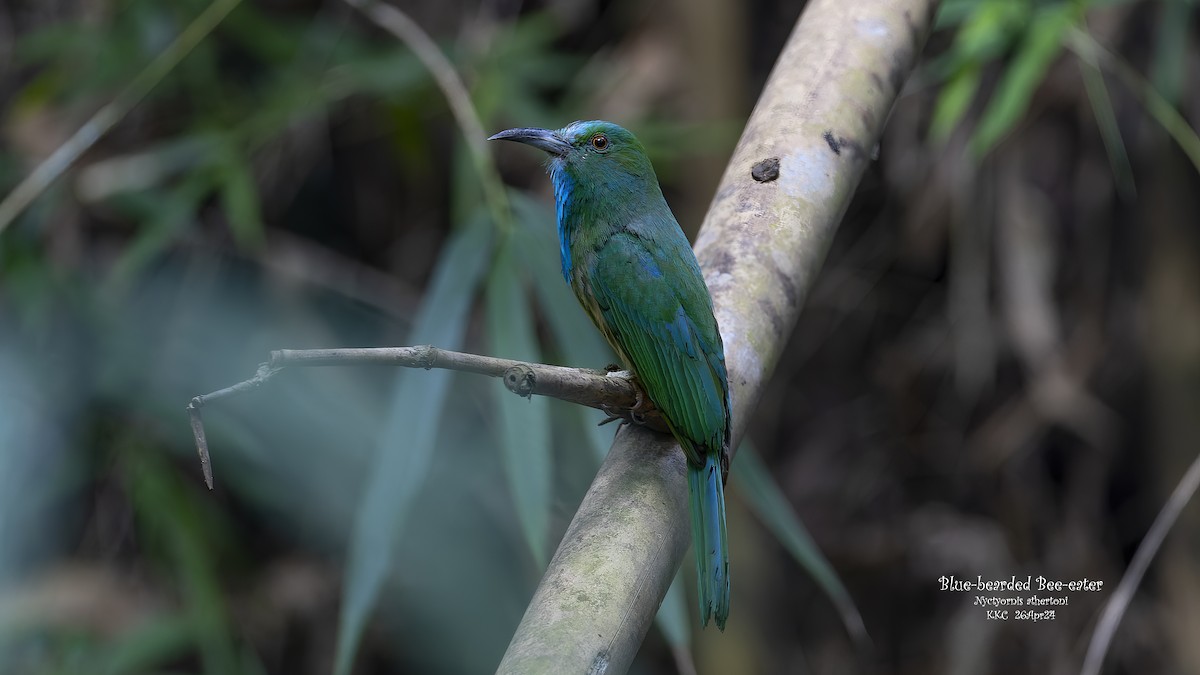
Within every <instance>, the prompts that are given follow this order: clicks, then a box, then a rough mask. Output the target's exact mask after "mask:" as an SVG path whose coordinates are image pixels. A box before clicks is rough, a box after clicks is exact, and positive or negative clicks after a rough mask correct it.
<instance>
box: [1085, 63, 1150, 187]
mask: <svg viewBox="0 0 1200 675" xmlns="http://www.w3.org/2000/svg"><path fill="white" fill-rule="evenodd" d="M1079 69H1080V72H1081V73H1082V74H1083V86H1084V89H1085V90H1086V91H1087V96H1088V102H1089V103H1090V104H1091V106H1092V114H1093V115H1094V116H1095V118H1096V126H1097V127H1099V129H1100V138H1101V140H1102V141H1103V142H1104V152H1105V154H1107V155H1108V163H1109V166H1110V167H1111V169H1112V174H1113V178H1115V179H1116V182H1117V189H1118V190H1119V191H1120V192H1121V194H1122V195H1123V196H1125V198H1127V199H1134V198H1136V197H1137V188H1136V186H1135V185H1134V183H1133V166H1132V165H1130V163H1129V154H1128V153H1127V152H1126V151H1125V141H1124V139H1122V138H1121V128H1120V127H1119V126H1118V125H1117V114H1116V112H1115V111H1114V110H1113V106H1112V99H1110V98H1109V96H1108V87H1107V86H1106V85H1105V84H1104V75H1103V73H1101V72H1100V66H1099V65H1098V64H1096V63H1093V62H1090V61H1088V60H1087V59H1083V58H1081V59H1079Z"/></svg>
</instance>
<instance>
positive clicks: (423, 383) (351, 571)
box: [334, 217, 492, 675]
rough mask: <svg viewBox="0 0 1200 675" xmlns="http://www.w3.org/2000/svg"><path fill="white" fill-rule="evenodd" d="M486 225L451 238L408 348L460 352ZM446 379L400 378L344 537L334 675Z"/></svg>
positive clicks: (353, 644)
mask: <svg viewBox="0 0 1200 675" xmlns="http://www.w3.org/2000/svg"><path fill="white" fill-rule="evenodd" d="M491 237H492V229H491V226H490V223H489V222H488V221H487V220H486V219H484V218H482V217H476V218H474V219H471V220H470V221H468V225H467V226H466V227H464V228H463V229H461V230H459V231H458V232H456V233H455V235H454V236H453V238H452V239H451V241H450V242H449V243H448V244H447V246H446V248H445V250H444V251H443V253H442V255H441V257H440V258H439V260H438V264H437V269H436V270H435V272H434V278H433V280H432V282H431V283H430V288H429V291H428V293H427V295H426V297H425V300H424V302H423V303H422V305H421V311H420V313H419V315H418V316H417V319H416V323H415V326H414V328H413V331H412V334H411V335H410V336H409V338H408V342H409V343H410V344H435V345H438V346H439V347H443V348H446V349H457V348H459V347H460V346H461V345H462V342H463V337H464V334H465V332H466V324H467V317H468V313H469V310H470V307H471V303H472V300H473V299H474V297H475V291H476V289H477V287H478V285H479V281H480V278H481V277H482V275H483V272H484V271H485V270H486V269H487V260H488V255H489V253H490V252H491ZM450 378H451V373H450V372H449V371H445V370H432V371H428V372H425V371H417V372H406V373H401V374H400V375H398V377H397V386H396V389H395V392H394V394H393V396H392V403H391V406H390V413H389V415H388V420H387V424H386V426H385V428H384V433H383V434H382V435H381V437H380V445H379V449H378V451H377V455H376V459H375V466H374V468H373V469H372V470H371V471H370V472H369V474H368V476H369V477H368V479H367V485H366V486H365V488H364V491H363V496H362V501H361V502H360V505H359V508H358V513H357V516H356V518H355V522H354V528H353V530H352V532H351V535H350V542H349V549H350V550H349V554H348V559H347V561H346V571H345V582H344V588H345V591H344V600H343V604H342V613H341V616H340V617H339V621H338V637H337V649H336V652H335V656H334V673H335V674H336V675H348V673H349V672H350V669H351V666H352V665H353V661H354V654H355V652H356V651H357V649H358V645H359V642H360V641H361V640H362V634H363V630H364V628H365V627H366V623H367V618H368V617H369V616H370V614H371V612H372V610H373V609H374V607H375V604H376V601H377V600H378V596H379V593H380V591H381V589H382V588H383V584H384V581H386V579H387V575H388V572H389V571H390V567H391V563H392V559H393V554H394V551H395V547H396V545H397V543H398V542H399V540H400V534H401V531H402V529H403V528H404V524H405V521H406V520H408V518H409V515H410V514H409V511H410V509H411V507H412V505H413V501H414V500H415V498H416V496H417V493H418V491H419V490H420V489H421V486H422V484H423V483H424V479H425V476H426V474H427V473H428V471H429V462H430V457H431V455H432V454H433V450H434V442H435V440H436V436H437V427H438V421H439V420H440V419H441V416H442V413H443V412H444V408H445V404H446V395H447V392H448V389H449V385H450Z"/></svg>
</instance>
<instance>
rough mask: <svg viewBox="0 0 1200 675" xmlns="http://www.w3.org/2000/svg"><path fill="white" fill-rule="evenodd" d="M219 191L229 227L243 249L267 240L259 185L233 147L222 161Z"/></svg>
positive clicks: (245, 162)
mask: <svg viewBox="0 0 1200 675" xmlns="http://www.w3.org/2000/svg"><path fill="white" fill-rule="evenodd" d="M219 171H220V173H221V183H220V193H221V205H222V206H223V207H224V209H225V217H226V218H227V219H228V220H229V229H230V231H232V232H233V238H234V240H235V241H236V242H237V244H238V246H239V247H241V248H255V247H258V246H261V245H262V244H263V241H264V236H263V235H264V228H263V224H262V210H261V207H260V206H259V202H258V186H257V185H255V183H254V172H253V171H251V169H250V166H249V162H248V161H247V158H245V157H242V156H240V155H239V154H237V153H234V152H233V151H232V150H231V151H230V152H229V153H228V157H227V158H226V160H225V161H224V162H223V163H222V164H221V166H220V168H219Z"/></svg>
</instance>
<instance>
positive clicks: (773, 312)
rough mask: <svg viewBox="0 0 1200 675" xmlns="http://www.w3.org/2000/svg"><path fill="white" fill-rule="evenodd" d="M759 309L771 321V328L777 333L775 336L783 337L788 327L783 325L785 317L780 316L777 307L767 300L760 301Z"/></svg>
mask: <svg viewBox="0 0 1200 675" xmlns="http://www.w3.org/2000/svg"><path fill="white" fill-rule="evenodd" d="M758 308H759V309H761V310H762V312H763V314H766V315H767V318H768V319H770V320H771V328H772V329H773V330H774V331H775V334H776V335H783V333H784V329H786V328H787V326H785V325H783V317H781V316H779V310H777V309H775V305H773V304H771V303H770V302H768V301H766V300H759V301H758Z"/></svg>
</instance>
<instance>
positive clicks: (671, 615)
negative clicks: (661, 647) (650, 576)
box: [654, 567, 696, 673]
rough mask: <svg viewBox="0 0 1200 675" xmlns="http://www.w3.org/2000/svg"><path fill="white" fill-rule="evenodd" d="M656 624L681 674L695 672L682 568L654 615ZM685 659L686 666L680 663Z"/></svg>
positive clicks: (676, 573)
mask: <svg viewBox="0 0 1200 675" xmlns="http://www.w3.org/2000/svg"><path fill="white" fill-rule="evenodd" d="M654 623H656V624H658V628H659V630H661V631H662V633H663V637H664V638H666V640H667V644H668V645H669V646H670V647H671V653H672V654H674V656H675V660H676V664H677V665H678V666H679V668H678V670H679V672H681V673H685V672H694V671H695V670H696V668H695V665H694V664H692V663H691V644H692V632H691V619H690V617H689V616H688V609H687V594H686V593H684V592H683V568H682V567H681V568H680V569H679V571H677V572H675V578H674V579H672V580H671V586H670V587H669V588H667V594H666V596H664V597H663V601H662V605H660V606H659V608H658V613H657V614H655V615H654ZM683 659H686V660H687V663H686V664H684V663H679V661H680V660H683ZM689 666H690V667H689Z"/></svg>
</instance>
